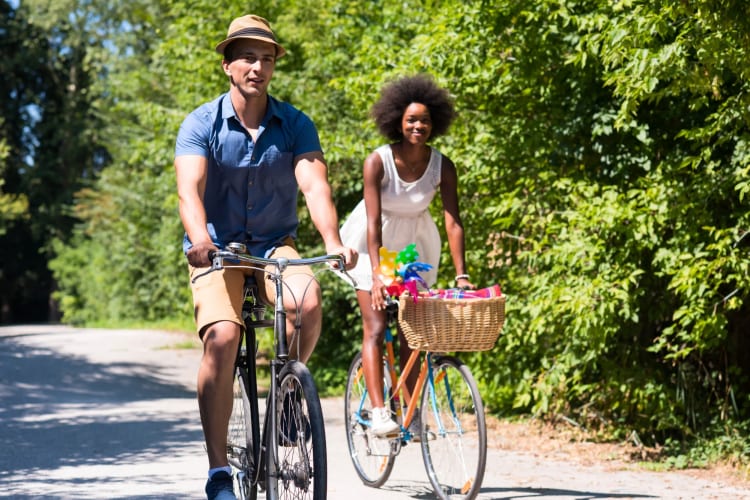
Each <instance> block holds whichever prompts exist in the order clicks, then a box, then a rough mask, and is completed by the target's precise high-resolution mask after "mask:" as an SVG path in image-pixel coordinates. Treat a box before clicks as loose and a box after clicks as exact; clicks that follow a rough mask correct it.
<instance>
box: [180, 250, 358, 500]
mask: <svg viewBox="0 0 750 500" xmlns="http://www.w3.org/2000/svg"><path fill="white" fill-rule="evenodd" d="M209 257H210V258H211V261H212V266H211V269H210V270H209V271H208V272H212V271H215V270H219V269H227V268H242V269H246V270H250V271H256V270H258V271H263V272H265V273H266V274H267V275H268V277H269V278H270V279H271V280H273V281H274V283H275V286H276V296H275V300H274V304H273V308H274V311H273V317H270V318H269V317H267V314H266V313H267V309H268V307H267V305H266V304H264V303H263V302H262V301H261V299H260V296H259V295H258V284H257V283H256V281H255V278H253V277H252V274H253V273H252V272H250V273H249V274H250V275H249V276H248V277H247V278H246V280H245V286H244V297H245V298H244V302H243V309H242V317H243V321H244V323H245V333H244V335H243V339H242V340H241V341H240V347H239V350H238V353H237V360H236V362H235V383H234V403H233V406H232V415H231V418H230V422H229V433H228V437H227V456H228V458H229V463H230V464H231V465H232V467H233V468H234V469H235V470H236V473H235V477H236V479H237V482H236V490H237V493H238V497H239V498H240V499H242V500H245V499H249V500H255V499H256V498H257V495H258V491H259V490H260V491H263V490H265V492H266V498H268V499H273V500H276V499H279V498H282V499H283V498H295V499H299V498H310V499H313V500H322V499H325V498H326V481H327V466H326V439H325V426H324V422H323V412H322V410H321V406H320V398H319V397H318V391H317V389H316V388H315V383H314V381H313V377H312V375H311V374H310V370H309V369H308V368H307V367H306V366H305V364H304V363H302V362H301V361H299V360H294V359H290V358H289V347H288V344H287V335H286V334H287V328H286V311H285V310H284V303H283V295H284V281H283V279H282V273H283V272H284V271H285V270H286V269H287V268H288V267H289V266H317V265H320V264H328V265H327V266H325V267H324V268H319V269H333V270H336V271H338V272H342V273H344V274H346V271H345V267H344V258H343V257H342V256H340V255H324V256H320V257H312V258H306V259H286V258H279V259H265V258H259V257H253V256H251V255H248V254H247V250H246V247H245V245H243V244H241V243H231V244H229V245H228V246H227V250H220V251H214V252H211V254H209ZM317 273H318V271H316V272H315V275H314V276H313V277H312V278H311V279H310V282H311V283H312V280H313V279H315V276H317ZM347 276H348V275H347ZM198 277H199V276H198ZM198 277H196V278H194V279H197V278H198ZM350 280H351V278H350ZM306 291H307V290H306ZM306 291H305V293H306ZM295 299H296V298H295ZM299 299H300V300H299V301H297V304H298V308H297V313H298V314H297V321H296V324H295V333H296V335H297V338H299V327H300V317H301V313H300V307H299V306H300V305H301V304H302V302H303V300H304V294H303V296H302V297H300V298H299ZM259 328H273V332H274V354H273V358H272V359H271V361H270V372H271V377H270V388H269V391H268V397H267V398H266V405H265V414H264V415H261V413H260V408H259V404H258V385H257V381H256V376H255V374H256V355H257V349H258V341H257V337H256V330H257V329H259ZM261 419H262V420H263V422H264V423H263V425H262V426H261Z"/></svg>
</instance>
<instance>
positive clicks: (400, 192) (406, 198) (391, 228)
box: [341, 75, 475, 436]
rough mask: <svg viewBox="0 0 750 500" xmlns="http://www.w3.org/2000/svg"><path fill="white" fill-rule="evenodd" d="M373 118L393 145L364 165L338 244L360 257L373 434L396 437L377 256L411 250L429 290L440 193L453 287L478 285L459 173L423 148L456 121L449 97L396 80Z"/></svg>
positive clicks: (427, 84)
mask: <svg viewBox="0 0 750 500" xmlns="http://www.w3.org/2000/svg"><path fill="white" fill-rule="evenodd" d="M371 114H372V117H373V118H374V120H375V123H376V125H377V127H378V130H379V131H380V133H381V134H382V135H383V136H385V137H386V138H387V139H389V140H391V141H394V142H393V143H391V144H386V145H384V146H381V147H379V148H378V149H376V150H375V151H374V152H373V153H371V154H370V155H369V156H368V157H367V159H366V160H365V162H364V166H363V178H364V199H363V200H362V201H360V203H359V204H358V205H357V206H356V207H355V209H354V210H353V211H352V213H351V215H350V216H349V217H348V219H347V220H346V222H345V223H344V224H343V226H342V228H341V237H342V241H343V243H344V245H345V246H347V247H351V248H354V249H355V250H357V251H358V252H359V254H360V258H359V262H358V264H357V266H356V267H355V268H354V269H353V270H352V271H351V272H350V274H351V275H352V276H353V277H354V279H355V280H356V281H357V301H358V303H359V307H360V309H361V311H362V323H363V330H364V332H363V339H362V365H363V368H364V375H365V381H366V384H367V391H368V393H369V395H370V401H371V403H372V407H373V425H372V430H373V432H374V433H375V434H377V435H381V436H386V435H391V434H396V433H398V431H399V430H400V427H399V425H398V423H396V421H395V420H393V418H392V416H391V414H390V411H389V410H388V409H387V408H386V407H385V404H384V401H383V363H382V358H383V337H384V332H385V327H386V314H385V298H386V297H387V295H388V291H387V286H388V284H389V283H386V282H384V281H383V279H384V277H383V276H380V275H379V273H378V271H379V269H380V264H381V262H380V253H379V250H380V248H381V247H386V248H389V249H401V248H404V247H406V246H407V245H409V244H412V243H413V244H415V245H416V250H417V252H418V253H419V257H420V258H419V260H420V261H422V262H425V263H427V264H430V265H431V266H432V270H431V271H428V272H427V273H424V274H423V278H424V279H425V282H426V283H427V285H428V286H432V285H434V284H435V281H436V279H437V270H438V264H439V260H440V248H441V243H440V235H439V233H438V229H437V226H436V225H435V222H434V221H433V220H432V217H431V216H430V213H429V206H430V203H431V201H432V199H433V198H434V196H435V194H436V192H437V190H438V188H439V189H440V197H441V199H442V204H443V214H444V218H445V229H446V233H447V235H448V245H449V247H450V251H451V256H452V258H453V265H454V267H455V270H456V278H455V282H456V285H457V286H459V287H462V288H475V286H474V285H473V284H472V283H471V282H470V281H469V275H468V274H467V273H466V264H465V258H464V230H463V225H462V223H461V217H460V215H459V208H458V192H457V184H458V181H457V174H456V167H455V165H454V164H453V162H452V161H451V160H450V159H449V158H448V157H446V156H443V155H442V154H441V153H440V152H438V151H437V150H436V149H434V148H432V147H431V146H429V145H428V144H427V142H428V141H429V140H430V139H433V138H435V137H439V136H440V135H442V134H444V133H446V132H447V130H448V127H449V126H450V123H451V121H452V120H453V118H454V116H455V111H454V107H453V104H452V102H451V99H450V96H449V94H448V92H447V91H446V90H445V89H443V88H440V87H439V86H438V85H437V84H435V82H434V81H433V80H432V78H430V77H429V76H427V75H418V76H413V77H404V78H400V79H398V80H396V81H394V82H392V83H390V84H389V85H386V86H385V87H384V88H383V89H382V92H381V96H380V99H379V100H378V101H377V102H376V103H375V105H374V106H373V108H372V111H371ZM368 256H369V258H368ZM399 338H400V342H399V346H400V356H399V359H400V360H402V362H405V360H407V359H408V358H409V354H410V353H411V349H409V346H408V345H407V343H406V341H405V340H404V339H403V338H402V336H401V335H400V336H399ZM412 375H413V376H411V377H410V378H409V380H407V386H408V387H409V389H410V390H411V388H413V387H414V384H415V383H416V376H417V372H416V371H413V372H412ZM417 414H418V413H417ZM412 426H417V427H415V428H418V426H419V422H417V421H416V419H415V420H414V421H413V422H412ZM414 434H415V435H418V432H414Z"/></svg>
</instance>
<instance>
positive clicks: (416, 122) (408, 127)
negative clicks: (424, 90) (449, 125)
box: [401, 102, 432, 144]
mask: <svg viewBox="0 0 750 500" xmlns="http://www.w3.org/2000/svg"><path fill="white" fill-rule="evenodd" d="M401 133H402V134H403V136H404V140H405V141H406V142H409V143H411V144H425V143H426V142H427V139H429V138H430V134H431V133H432V118H430V110H429V109H427V106H425V105H424V104H420V103H418V102H413V103H411V104H409V106H407V107H406V109H405V110H404V115H403V116H402V117H401Z"/></svg>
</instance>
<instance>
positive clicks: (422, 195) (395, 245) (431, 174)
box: [341, 144, 443, 291]
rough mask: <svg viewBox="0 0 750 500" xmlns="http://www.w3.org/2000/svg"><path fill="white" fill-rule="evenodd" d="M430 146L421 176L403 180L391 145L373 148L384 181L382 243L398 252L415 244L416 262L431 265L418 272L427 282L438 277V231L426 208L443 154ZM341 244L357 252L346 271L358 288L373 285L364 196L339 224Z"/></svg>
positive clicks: (381, 200)
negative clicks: (381, 165)
mask: <svg viewBox="0 0 750 500" xmlns="http://www.w3.org/2000/svg"><path fill="white" fill-rule="evenodd" d="M430 149H431V154H430V161H429V163H428V164H427V168H426V169H425V171H424V174H422V177H420V178H419V179H417V180H416V181H414V182H404V181H403V180H401V178H400V177H399V176H398V171H397V170H396V162H395V161H394V159H393V152H392V151H391V146H390V145H388V144H386V145H384V146H381V147H379V148H378V149H376V150H375V151H376V152H377V153H378V154H379V155H380V158H381V159H382V160H383V170H384V172H383V183H382V185H381V188H380V206H381V218H382V235H383V246H384V247H386V248H387V249H388V250H390V251H392V252H400V251H401V250H403V249H404V248H405V247H406V246H407V245H410V244H412V243H415V244H416V249H417V252H418V253H419V258H418V260H419V262H426V263H427V264H430V265H432V269H431V270H430V271H427V272H424V273H420V275H421V276H422V277H423V278H424V280H425V281H426V282H427V285H428V286H433V285H434V284H435V281H436V280H437V272H438V263H439V261H440V233H438V229H437V226H436V225H435V221H434V220H432V216H431V215H430V212H429V206H430V203H431V202H432V199H433V198H434V197H435V193H436V192H437V188H438V186H439V185H440V170H441V165H442V162H443V156H442V155H441V154H440V152H439V151H437V150H436V149H434V148H430ZM341 239H342V241H343V243H344V246H347V247H350V248H355V249H356V250H357V251H358V252H359V260H358V261H357V266H356V267H355V268H354V269H352V270H351V271H349V273H350V274H351V275H352V277H354V279H355V280H357V289H358V290H368V291H369V290H371V289H372V270H371V269H372V264H371V262H370V256H369V254H368V253H367V212H366V210H365V200H362V201H360V202H359V203H358V204H357V206H356V207H354V210H352V213H351V214H350V215H349V217H348V218H347V219H346V221H345V222H344V224H343V225H342V226H341Z"/></svg>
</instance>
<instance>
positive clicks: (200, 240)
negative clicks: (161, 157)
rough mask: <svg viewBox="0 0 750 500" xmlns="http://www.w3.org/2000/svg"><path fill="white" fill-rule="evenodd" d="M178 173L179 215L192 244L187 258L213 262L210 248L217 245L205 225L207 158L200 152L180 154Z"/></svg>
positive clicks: (194, 261) (193, 261)
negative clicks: (210, 256)
mask: <svg viewBox="0 0 750 500" xmlns="http://www.w3.org/2000/svg"><path fill="white" fill-rule="evenodd" d="M174 168H175V173H176V175H177V195H178V196H179V199H180V219H181V220H182V225H183V227H184V228H185V232H186V233H187V235H188V238H189V239H190V242H191V243H192V244H193V246H192V248H191V249H190V250H188V252H187V259H188V262H189V263H190V264H191V265H192V266H194V267H206V266H209V265H210V264H211V262H210V261H209V260H208V251H209V250H211V249H216V246H215V245H214V244H213V242H212V241H211V236H209V234H208V230H207V229H206V210H205V207H204V206H203V194H204V192H205V190H206V173H207V171H208V160H207V159H206V158H204V157H203V156H199V155H183V156H178V157H176V158H175V160H174Z"/></svg>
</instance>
